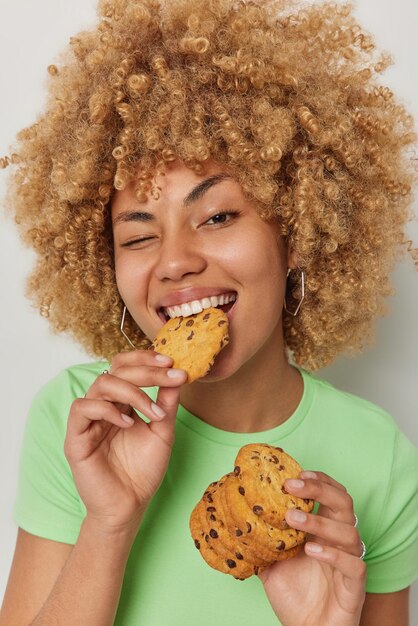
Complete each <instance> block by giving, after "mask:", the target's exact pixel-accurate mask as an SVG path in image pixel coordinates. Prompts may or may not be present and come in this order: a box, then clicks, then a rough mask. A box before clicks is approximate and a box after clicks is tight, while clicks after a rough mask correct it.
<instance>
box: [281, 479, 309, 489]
mask: <svg viewBox="0 0 418 626" xmlns="http://www.w3.org/2000/svg"><path fill="white" fill-rule="evenodd" d="M304 486H305V483H304V482H303V480H299V479H298V478H289V479H288V480H286V487H287V488H288V489H302V487H304Z"/></svg>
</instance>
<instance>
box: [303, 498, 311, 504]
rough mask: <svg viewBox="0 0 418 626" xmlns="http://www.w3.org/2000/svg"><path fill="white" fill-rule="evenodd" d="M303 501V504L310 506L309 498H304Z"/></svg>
mask: <svg viewBox="0 0 418 626" xmlns="http://www.w3.org/2000/svg"><path fill="white" fill-rule="evenodd" d="M303 501H304V503H305V504H310V503H311V501H310V500H309V498H304V499H303Z"/></svg>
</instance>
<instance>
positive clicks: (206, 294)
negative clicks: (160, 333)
mask: <svg viewBox="0 0 418 626" xmlns="http://www.w3.org/2000/svg"><path fill="white" fill-rule="evenodd" d="M223 293H225V294H226V293H235V294H236V293H237V292H236V291H235V290H234V289H225V287H214V288H211V287H193V288H190V289H182V290H179V291H172V292H171V293H169V294H167V295H166V296H165V297H164V298H163V299H162V300H161V302H160V303H159V304H157V306H156V309H157V311H158V310H159V309H161V308H166V307H169V306H176V305H177V304H185V303H186V302H192V301H193V300H202V299H203V298H210V296H220V295H222V294H223Z"/></svg>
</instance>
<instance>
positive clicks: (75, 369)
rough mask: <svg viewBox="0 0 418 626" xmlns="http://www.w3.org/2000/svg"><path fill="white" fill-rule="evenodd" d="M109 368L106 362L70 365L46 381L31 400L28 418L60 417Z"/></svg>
mask: <svg viewBox="0 0 418 626" xmlns="http://www.w3.org/2000/svg"><path fill="white" fill-rule="evenodd" d="M108 367H109V364H108V363H107V362H106V361H93V362H89V363H80V364H76V365H71V366H69V367H66V368H64V369H62V370H60V371H59V372H58V373H57V374H56V375H55V376H53V377H52V378H50V379H49V380H47V381H46V382H45V383H44V384H43V385H42V386H41V387H40V388H39V390H38V392H37V393H36V394H35V396H34V397H33V399H32V402H31V406H30V410H29V416H30V418H31V419H32V420H44V419H48V416H49V417H51V416H55V418H56V416H57V415H61V409H64V408H66V407H69V406H70V405H71V403H72V402H73V401H74V400H75V399H76V398H82V397H83V396H84V394H85V393H86V391H87V389H88V388H89V387H90V386H91V385H92V383H93V381H94V379H95V378H96V377H97V376H99V374H100V373H101V372H103V370H105V369H106V368H108Z"/></svg>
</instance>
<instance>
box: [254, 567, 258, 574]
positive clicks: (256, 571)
mask: <svg viewBox="0 0 418 626" xmlns="http://www.w3.org/2000/svg"><path fill="white" fill-rule="evenodd" d="M254 574H258V565H254Z"/></svg>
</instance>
